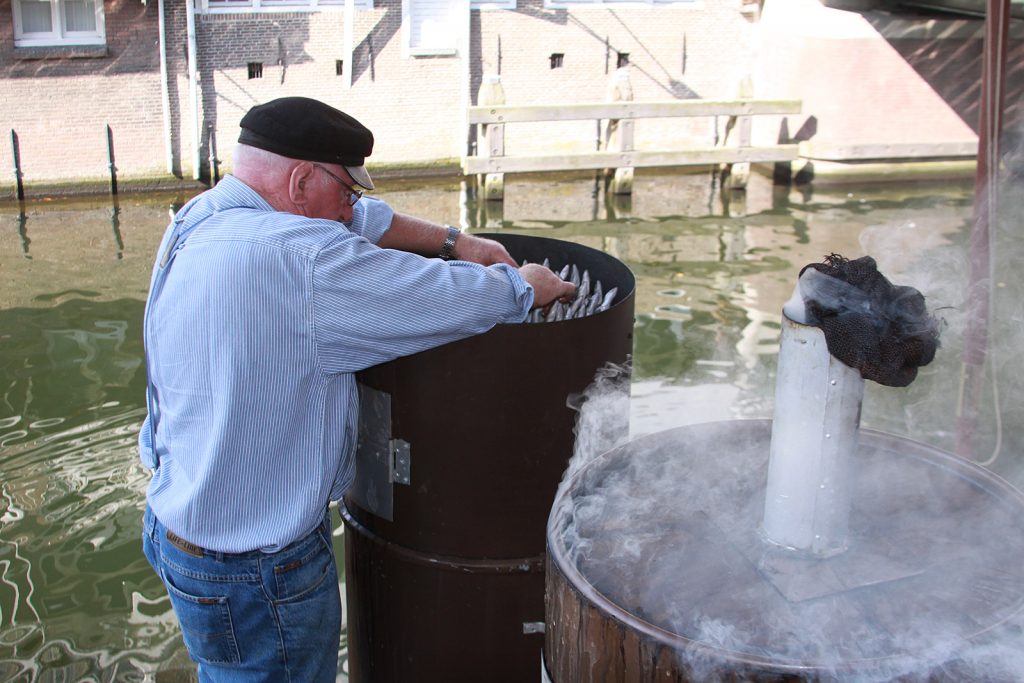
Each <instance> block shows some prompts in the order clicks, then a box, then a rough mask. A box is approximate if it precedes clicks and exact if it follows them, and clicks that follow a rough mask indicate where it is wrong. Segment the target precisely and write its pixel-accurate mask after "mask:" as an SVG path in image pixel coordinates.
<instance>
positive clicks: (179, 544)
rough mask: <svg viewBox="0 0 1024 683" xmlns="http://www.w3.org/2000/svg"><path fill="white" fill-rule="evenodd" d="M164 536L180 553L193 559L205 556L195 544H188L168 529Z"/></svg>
mask: <svg viewBox="0 0 1024 683" xmlns="http://www.w3.org/2000/svg"><path fill="white" fill-rule="evenodd" d="M165 536H167V540H168V541H170V542H171V545H173V546H174V547H175V548H177V549H178V550H180V551H182V552H185V553H188V554H189V555H194V556H195V557H203V556H204V555H206V554H207V553H206V551H205V550H203V549H202V548H200V547H199V546H197V545H196V544H195V543H189V542H188V541H186V540H185V539H184V538H182V537H181V536H178V535H177V534H175V533H174V532H173V531H171V530H170V529H168V530H167V533H166V534H165Z"/></svg>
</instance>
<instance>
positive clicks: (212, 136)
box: [206, 126, 220, 185]
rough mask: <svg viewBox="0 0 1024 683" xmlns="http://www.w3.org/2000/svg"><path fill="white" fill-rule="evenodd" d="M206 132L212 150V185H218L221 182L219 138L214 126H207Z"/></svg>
mask: <svg viewBox="0 0 1024 683" xmlns="http://www.w3.org/2000/svg"><path fill="white" fill-rule="evenodd" d="M206 131H207V134H208V138H209V140H208V142H209V148H210V184H211V185H216V184H217V183H219V182H220V169H219V168H218V167H217V137H216V133H215V132H214V130H213V126H207V127H206Z"/></svg>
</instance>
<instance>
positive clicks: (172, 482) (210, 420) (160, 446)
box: [139, 97, 574, 683]
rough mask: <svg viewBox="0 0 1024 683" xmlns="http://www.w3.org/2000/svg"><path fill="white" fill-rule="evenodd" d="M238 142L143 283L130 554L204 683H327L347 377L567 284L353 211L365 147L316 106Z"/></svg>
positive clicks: (501, 316)
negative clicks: (225, 170) (137, 475)
mask: <svg viewBox="0 0 1024 683" xmlns="http://www.w3.org/2000/svg"><path fill="white" fill-rule="evenodd" d="M241 127H242V131H241V134H240V136H239V146H238V149H237V151H236V158H235V168H234V174H233V176H227V177H226V178H225V179H224V180H222V181H221V182H220V183H219V184H218V185H217V186H216V187H214V188H212V189H210V190H208V191H206V192H204V193H203V194H201V195H200V196H198V197H196V198H195V199H193V200H192V201H190V202H189V203H188V204H186V205H185V206H184V207H182V209H181V210H180V211H179V212H178V214H177V215H176V216H175V218H174V220H173V222H172V223H171V225H170V226H169V227H168V229H167V233H166V234H165V236H164V239H163V241H162V243H161V245H160V248H159V251H158V253H157V260H156V264H155V266H154V269H153V276H152V281H151V284H150V294H149V300H148V302H147V305H146V317H145V323H144V327H145V329H144V334H145V342H146V364H147V371H148V374H149V385H148V391H147V401H148V415H147V417H146V421H145V422H144V424H143V426H142V430H141V433H140V435H139V446H140V454H141V457H142V461H143V463H144V464H145V465H146V466H147V467H149V468H150V469H152V470H153V479H152V481H151V482H150V485H149V489H148V491H147V506H146V513H145V517H144V529H143V547H144V551H145V553H146V557H147V558H148V559H149V561H150V563H151V564H152V565H153V567H154V569H156V571H157V573H158V574H159V575H160V577H161V579H162V580H163V582H164V585H165V587H166V588H167V592H168V594H169V596H170V600H171V604H172V606H173V607H174V611H175V613H176V615H177V617H178V621H179V622H180V624H181V630H182V634H183V636H184V640H185V644H186V646H187V647H188V650H189V654H190V655H191V656H192V658H193V659H194V660H196V662H197V663H198V665H199V676H200V679H201V680H202V681H274V682H275V683H277V682H286V681H293V682H301V683H310V682H315V681H333V680H335V677H336V671H337V653H338V645H339V635H340V623H341V615H340V596H339V594H338V578H337V569H336V567H335V563H334V555H333V552H332V549H331V535H330V530H331V524H330V518H329V514H328V507H327V506H328V503H329V502H330V501H332V500H337V499H339V498H340V497H341V496H342V494H343V493H344V492H345V489H346V488H347V487H348V486H349V484H350V483H351V482H352V479H353V475H354V463H353V452H354V446H355V443H354V441H355V436H356V420H357V410H358V401H357V391H356V384H355V378H354V373H355V372H357V371H359V370H361V369H363V368H366V367H369V366H372V365H375V364H378V363H382V362H385V361H388V360H391V359H393V358H395V357H398V356H402V355H406V354H412V353H416V352H418V351H422V350H425V349H428V348H431V347H434V346H438V345H441V344H444V343H447V342H450V341H453V340H456V339H460V338H463V337H467V336H470V335H474V334H478V333H481V332H484V331H486V330H488V329H490V328H491V327H492V326H494V325H495V324H496V323H502V322H521V321H523V320H524V318H525V317H526V314H527V313H528V312H529V311H530V310H531V308H533V307H536V306H541V305H546V304H548V303H550V302H551V301H553V300H555V299H558V298H562V299H569V298H571V297H572V296H573V294H574V287H573V286H572V285H571V284H569V283H565V282H563V281H562V280H561V279H560V278H558V277H557V276H556V275H555V274H554V273H552V272H551V271H549V270H548V269H547V268H544V267H542V266H537V265H527V266H523V267H522V268H516V267H515V263H514V262H513V261H512V259H511V258H510V257H509V254H508V253H507V251H506V250H505V249H504V247H502V246H501V245H500V244H498V243H497V242H494V241H491V240H485V239H481V238H478V237H474V236H471V235H466V234H461V233H459V232H458V231H457V230H455V229H452V228H445V227H442V226H439V225H436V224H433V223H430V222H427V221H424V220H420V219H417V218H413V217H411V216H406V215H402V214H397V213H394V212H393V211H392V210H391V208H390V207H388V206H387V205H386V204H385V203H384V202H381V201H377V200H374V199H371V198H368V197H362V190H360V189H358V188H364V189H367V190H369V189H373V182H372V180H371V179H370V176H369V174H368V173H367V172H366V169H365V168H364V166H363V160H364V158H365V157H367V156H369V154H370V152H371V150H372V146H373V136H372V134H371V133H370V131H369V130H367V129H366V128H365V127H364V126H362V124H360V123H359V122H358V121H356V120H355V119H353V118H352V117H350V116H348V115H346V114H344V113H342V112H340V111H338V110H336V109H334V108H332V107H329V106H327V105H325V104H323V103H321V102H318V101H316V100H310V99H306V98H296V97H291V98H284V99H280V100H275V101H272V102H269V103H267V104H264V105H259V106H256V107H253V108H252V109H251V110H250V111H249V112H248V113H247V114H246V115H245V116H244V117H243V119H242V121H241ZM438 256H440V257H441V258H437V257H438ZM439 413H440V414H439V419H446V418H445V417H444V413H443V412H441V411H439Z"/></svg>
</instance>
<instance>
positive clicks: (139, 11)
mask: <svg viewBox="0 0 1024 683" xmlns="http://www.w3.org/2000/svg"><path fill="white" fill-rule="evenodd" d="M105 10H106V37H107V45H106V49H105V50H104V49H103V48H102V47H100V48H98V49H97V48H87V49H81V48H79V49H52V50H51V49H40V48H15V47H14V25H13V17H12V13H11V4H10V0H3V1H2V2H0V79H2V85H0V88H2V94H3V96H2V97H0V126H2V130H3V134H4V144H3V145H2V152H0V167H2V168H3V169H4V171H3V176H4V177H3V181H2V184H3V186H4V187H7V186H13V172H11V171H9V170H8V169H12V168H13V167H14V161H13V158H12V150H11V142H10V131H11V130H12V129H13V130H14V131H15V132H16V134H17V138H18V143H19V147H20V157H21V164H22V169H23V175H24V181H25V183H26V184H27V185H28V184H31V183H33V182H38V181H54V180H56V181H59V180H62V179H71V178H81V177H83V176H88V177H97V178H103V177H106V176H107V175H108V173H109V171H108V165H107V164H108V157H107V133H106V126H107V125H108V124H109V125H110V127H111V130H112V133H113V140H114V146H115V163H116V166H117V167H118V168H119V169H122V170H123V171H124V172H126V173H130V174H136V175H145V174H155V173H163V172H165V163H164V155H163V153H162V151H161V150H162V149H163V146H162V130H163V129H162V114H161V100H160V80H159V55H158V52H157V49H156V43H157V39H158V33H157V22H158V17H157V3H156V2H155V1H154V2H149V3H148V4H143V3H141V2H139V0H126V1H125V2H117V3H107V4H106V6H105Z"/></svg>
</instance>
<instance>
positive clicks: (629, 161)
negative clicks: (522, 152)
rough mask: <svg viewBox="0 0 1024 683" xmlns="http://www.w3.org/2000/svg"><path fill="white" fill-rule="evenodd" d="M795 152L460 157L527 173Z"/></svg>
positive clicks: (793, 151)
mask: <svg viewBox="0 0 1024 683" xmlns="http://www.w3.org/2000/svg"><path fill="white" fill-rule="evenodd" d="M797 156H798V145H775V146H772V147H744V148H736V147H716V148H710V149H688V150H684V151H677V152H666V151H662V152H642V151H633V152H590V153H583V154H557V155H550V156H514V157H491V158H486V157H464V158H463V159H462V172H463V173H465V174H467V175H473V174H477V173H529V172H533V171H573V170H585V169H600V168H624V167H627V166H629V167H633V168H645V167H653V166H705V165H709V164H723V163H724V164H729V163H738V162H741V161H747V162H767V161H793V160H794V159H796V158H797Z"/></svg>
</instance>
